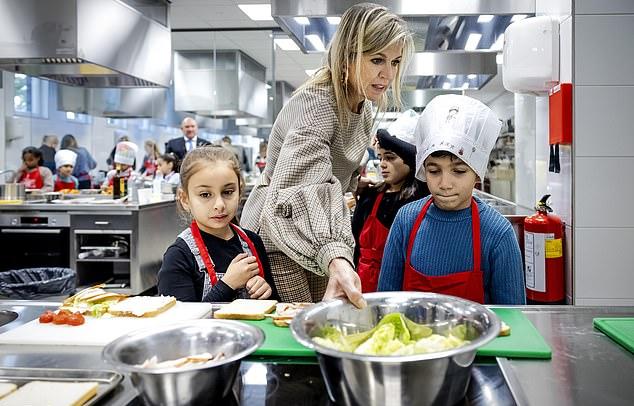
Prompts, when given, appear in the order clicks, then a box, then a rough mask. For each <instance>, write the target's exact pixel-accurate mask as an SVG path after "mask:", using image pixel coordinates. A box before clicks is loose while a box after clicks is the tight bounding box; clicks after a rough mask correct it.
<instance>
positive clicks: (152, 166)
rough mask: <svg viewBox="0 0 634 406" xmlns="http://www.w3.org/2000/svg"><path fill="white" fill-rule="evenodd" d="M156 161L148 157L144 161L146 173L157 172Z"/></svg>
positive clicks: (152, 173)
mask: <svg viewBox="0 0 634 406" xmlns="http://www.w3.org/2000/svg"><path fill="white" fill-rule="evenodd" d="M156 166H157V165H156V161H155V160H153V159H146V160H145V161H143V167H144V168H145V174H146V175H154V173H155V172H156Z"/></svg>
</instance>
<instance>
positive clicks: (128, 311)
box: [108, 295, 176, 317]
mask: <svg viewBox="0 0 634 406" xmlns="http://www.w3.org/2000/svg"><path fill="white" fill-rule="evenodd" d="M175 304H176V298H175V297H174V296H162V295H161V296H133V297H129V298H127V299H125V300H122V301H120V302H117V303H115V304H113V305H111V306H110V308H109V309H108V313H110V314H111V315H113V316H119V317H154V316H157V315H159V314H161V313H163V312H164V311H166V310H167V309H169V308H170V307H172V306H174V305H175Z"/></svg>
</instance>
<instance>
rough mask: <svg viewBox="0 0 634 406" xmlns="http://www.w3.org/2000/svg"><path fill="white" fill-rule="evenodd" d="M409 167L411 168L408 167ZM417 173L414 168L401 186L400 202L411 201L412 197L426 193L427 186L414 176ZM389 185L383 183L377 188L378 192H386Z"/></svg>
mask: <svg viewBox="0 0 634 406" xmlns="http://www.w3.org/2000/svg"><path fill="white" fill-rule="evenodd" d="M408 167H409V166H408ZM415 173H416V171H415V170H414V169H413V168H410V169H409V173H408V174H407V177H406V178H405V182H403V186H401V192H400V194H399V199H400V200H406V199H409V198H410V197H412V196H416V195H418V194H420V193H422V192H425V189H426V185H425V184H424V183H423V182H421V181H420V180H418V179H416V177H415V176H414V175H415ZM389 187H390V186H389V185H388V184H387V183H385V182H381V183H380V184H379V185H378V186H377V187H376V189H377V191H379V192H386V191H387V190H388V189H389Z"/></svg>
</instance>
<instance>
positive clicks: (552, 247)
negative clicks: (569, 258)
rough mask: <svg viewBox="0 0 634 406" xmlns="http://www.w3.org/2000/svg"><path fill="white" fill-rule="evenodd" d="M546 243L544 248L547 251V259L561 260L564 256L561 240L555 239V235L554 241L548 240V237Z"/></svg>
mask: <svg viewBox="0 0 634 406" xmlns="http://www.w3.org/2000/svg"><path fill="white" fill-rule="evenodd" d="M551 235H552V234H551ZM545 243H546V245H545V247H544V248H545V249H546V258H548V259H550V258H561V257H563V256H564V251H563V246H562V243H561V238H554V235H553V239H548V237H546V241H545Z"/></svg>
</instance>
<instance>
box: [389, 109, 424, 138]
mask: <svg viewBox="0 0 634 406" xmlns="http://www.w3.org/2000/svg"><path fill="white" fill-rule="evenodd" d="M418 117H419V115H418V113H416V112H415V111H414V110H412V109H409V110H406V111H404V112H402V113H401V114H399V116H398V118H397V119H396V120H395V121H394V122H393V123H392V124H390V125H389V126H388V127H387V131H388V132H389V133H390V135H392V136H394V137H396V138H398V139H400V140H403V141H405V142H408V143H410V144H412V145H414V130H415V129H416V125H417V124H418Z"/></svg>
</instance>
